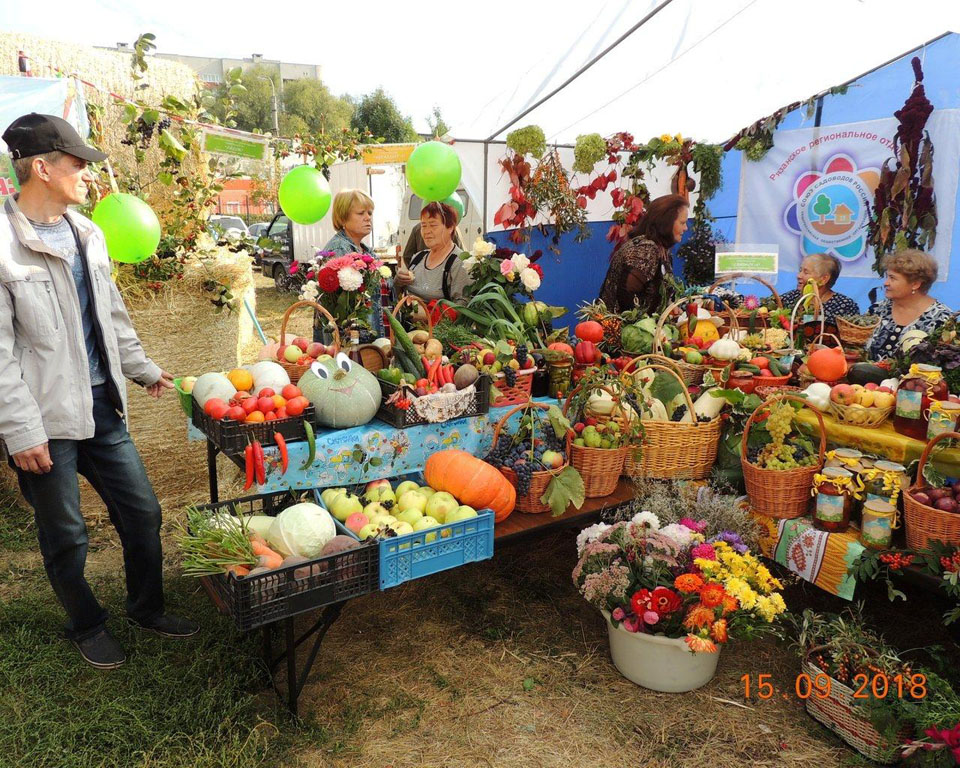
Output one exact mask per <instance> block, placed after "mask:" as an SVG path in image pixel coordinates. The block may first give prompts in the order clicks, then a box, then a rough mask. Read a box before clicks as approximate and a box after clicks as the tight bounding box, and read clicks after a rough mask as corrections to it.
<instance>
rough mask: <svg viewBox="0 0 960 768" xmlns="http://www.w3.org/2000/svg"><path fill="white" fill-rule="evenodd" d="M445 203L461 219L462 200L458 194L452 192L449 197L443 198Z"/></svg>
mask: <svg viewBox="0 0 960 768" xmlns="http://www.w3.org/2000/svg"><path fill="white" fill-rule="evenodd" d="M443 202H445V203H446V204H447V205H449V206H450V207H451V208H453V210H455V211H456V212H457V219H459V220H460V221H463V200H461V199H460V195H458V194H457V193H456V192H454V193H453V194H452V195H450V197H448V198H447V199H446V200H444V201H443Z"/></svg>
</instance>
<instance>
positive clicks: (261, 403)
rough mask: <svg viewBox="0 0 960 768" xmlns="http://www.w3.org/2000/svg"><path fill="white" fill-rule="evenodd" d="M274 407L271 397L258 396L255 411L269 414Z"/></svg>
mask: <svg viewBox="0 0 960 768" xmlns="http://www.w3.org/2000/svg"><path fill="white" fill-rule="evenodd" d="M274 408H276V405H275V404H274V402H273V395H260V398H259V399H258V400H257V410H258V411H263V413H269V412H270V411H272V410H274Z"/></svg>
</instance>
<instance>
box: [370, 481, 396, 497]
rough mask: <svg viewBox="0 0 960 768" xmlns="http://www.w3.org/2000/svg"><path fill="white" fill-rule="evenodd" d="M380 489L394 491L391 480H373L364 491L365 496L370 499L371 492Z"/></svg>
mask: <svg viewBox="0 0 960 768" xmlns="http://www.w3.org/2000/svg"><path fill="white" fill-rule="evenodd" d="M378 488H391V490H392V487H391V485H390V481H389V480H371V481H370V482H369V483H367V485H366V487H365V488H364V489H363V495H364V496H366V497H367V498H368V499H369V498H370V492H371V491H373V490H376V489H378Z"/></svg>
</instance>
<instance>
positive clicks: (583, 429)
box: [558, 416, 626, 466]
mask: <svg viewBox="0 0 960 768" xmlns="http://www.w3.org/2000/svg"><path fill="white" fill-rule="evenodd" d="M573 431H574V432H576V433H577V437H576V439H575V440H574V441H573V444H574V445H579V446H581V447H586V448H611V449H612V448H620V447H622V446H623V445H624V444H625V442H626V438H625V437H624V435H622V434H621V432H620V425H619V424H618V423H617V422H616V421H610V422H608V423H606V424H600V423H599V422H598V421H597V420H596V419H595V418H594V417H593V416H587V417H586V418H585V419H584V420H583V421H578V422H577V423H576V424H574V425H573ZM562 458H563V457H562V456H561V459H562ZM561 463H562V461H561ZM558 466H559V465H558Z"/></svg>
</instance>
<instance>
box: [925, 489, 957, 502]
mask: <svg viewBox="0 0 960 768" xmlns="http://www.w3.org/2000/svg"><path fill="white" fill-rule="evenodd" d="M927 496H929V497H930V499H931V500H932V501H938V500H939V499H942V498H943V497H944V496H953V494H952V493H951V492H950V491H949V490H948V489H947V488H931V489H930V490H929V491H927Z"/></svg>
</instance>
